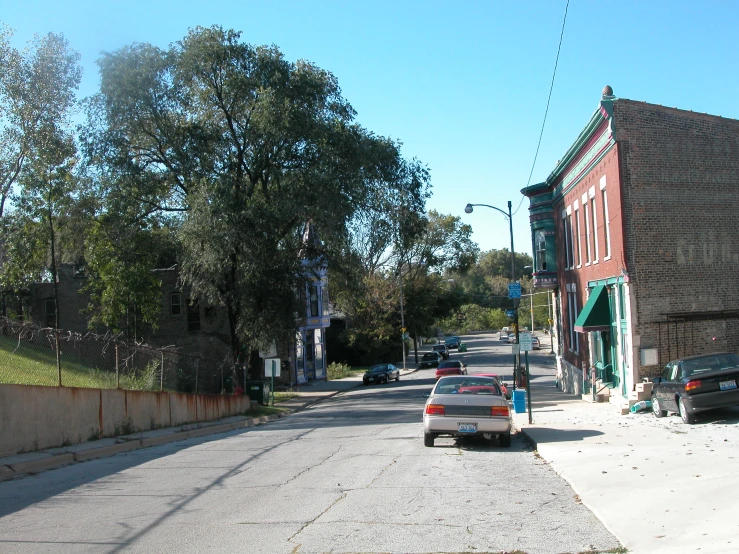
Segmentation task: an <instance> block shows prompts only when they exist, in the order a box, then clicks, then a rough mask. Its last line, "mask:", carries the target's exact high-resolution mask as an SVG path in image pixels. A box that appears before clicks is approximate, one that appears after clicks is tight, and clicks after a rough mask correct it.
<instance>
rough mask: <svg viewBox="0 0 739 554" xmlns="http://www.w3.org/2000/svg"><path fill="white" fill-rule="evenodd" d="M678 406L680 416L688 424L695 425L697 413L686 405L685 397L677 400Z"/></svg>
mask: <svg viewBox="0 0 739 554" xmlns="http://www.w3.org/2000/svg"><path fill="white" fill-rule="evenodd" d="M677 408H678V410H680V418H681V419H682V420H683V423H685V424H686V425H693V423H695V414H691V413H689V412H688V408H687V407H686V406H685V399H684V398H680V399H678V401H677Z"/></svg>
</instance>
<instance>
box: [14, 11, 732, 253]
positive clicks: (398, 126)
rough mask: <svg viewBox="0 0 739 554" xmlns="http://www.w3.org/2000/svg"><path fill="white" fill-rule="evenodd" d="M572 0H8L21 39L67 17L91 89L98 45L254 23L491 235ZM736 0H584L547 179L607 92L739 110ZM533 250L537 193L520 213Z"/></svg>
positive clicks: (556, 106) (518, 234)
mask: <svg viewBox="0 0 739 554" xmlns="http://www.w3.org/2000/svg"><path fill="white" fill-rule="evenodd" d="M566 3H567V1H566V0H545V1H543V0H529V1H526V2H521V1H508V2H498V1H493V0H487V1H480V0H467V1H463V0H449V1H435V0H366V1H363V0H343V1H321V0H314V1H297V0H295V1H288V0H237V1H230V0H209V1H203V0H197V1H192V0H181V1H176V2H175V1H163V0H148V1H145V2H144V1H141V0H126V1H113V0H66V1H64V2H60V1H58V0H45V1H41V0H38V1H36V0H24V1H20V0H0V22H3V23H5V24H7V25H9V26H10V27H11V28H13V29H15V31H16V35H15V38H14V43H15V45H16V46H22V45H23V44H24V43H25V42H27V41H28V40H30V39H32V38H33V35H34V33H39V34H46V33H48V32H50V31H53V32H61V33H63V34H64V35H65V36H66V38H67V39H68V40H69V42H70V43H71V46H72V47H73V48H74V49H76V50H77V51H79V52H80V54H81V55H82V63H83V66H84V70H85V75H84V81H83V85H82V88H81V91H80V94H81V95H82V96H86V95H89V94H91V93H93V92H94V91H95V90H96V88H97V83H98V76H97V66H96V65H95V60H96V59H97V58H98V56H99V53H100V52H102V51H113V50H116V49H118V48H120V47H122V46H124V45H127V44H130V43H132V42H149V43H152V44H156V45H159V46H162V47H166V46H167V45H168V44H169V43H171V42H173V41H177V40H179V39H181V38H182V37H183V36H184V35H185V33H186V32H187V29H188V28H190V27H194V26H197V25H201V26H210V25H213V24H219V25H222V26H223V27H226V28H232V29H236V30H240V31H242V32H243V35H242V38H243V39H244V40H245V41H247V42H250V43H253V44H275V45H277V46H278V47H279V48H280V49H281V50H282V51H283V53H284V54H285V55H286V57H287V58H288V59H291V60H297V59H301V58H302V59H306V60H309V61H311V62H313V63H315V64H316V65H318V66H320V67H322V68H324V69H327V70H329V71H331V72H332V73H334V75H336V77H337V78H338V80H339V83H340V85H341V87H342V90H343V93H344V96H345V97H346V98H347V99H348V100H349V102H350V103H351V104H352V105H353V106H354V108H355V109H356V110H357V112H358V121H359V122H360V123H361V124H362V125H364V126H365V127H367V128H368V129H370V130H372V131H373V132H375V133H377V134H380V135H384V136H389V137H392V138H395V139H399V140H401V141H402V142H403V143H404V149H403V151H404V154H405V155H406V156H407V157H416V158H418V159H420V160H421V161H423V162H424V163H425V164H426V165H428V167H429V168H430V169H431V176H432V182H433V198H432V199H431V200H430V201H429V203H428V207H429V208H430V209H436V210H438V211H440V212H442V213H451V214H453V215H457V216H460V217H461V218H462V219H463V220H464V221H465V222H467V223H470V224H471V225H472V227H473V229H474V234H473V238H474V240H475V241H476V242H477V243H478V244H479V245H480V247H481V249H482V250H489V249H491V248H504V247H508V246H509V233H508V224H507V221H506V220H505V218H504V217H503V216H502V215H500V214H499V213H497V212H495V211H494V210H490V209H486V208H479V209H477V210H476V211H475V212H474V213H472V214H469V215H467V214H465V213H464V206H465V204H466V203H467V202H472V203H483V204H492V205H494V206H497V207H499V208H501V209H503V210H505V209H506V203H507V201H508V200H511V201H513V209H514V210H515V209H516V208H517V207H518V206H519V203H520V202H521V199H522V196H521V194H520V193H519V191H520V189H521V188H523V187H524V186H526V185H527V184H528V183H529V174H530V173H531V169H532V164H533V161H534V154H535V152H536V145H537V141H538V139H539V133H540V130H541V125H542V120H543V118H544V110H545V107H546V102H547V96H548V94H549V87H550V83H551V80H552V71H553V69H554V63H555V57H556V53H557V45H558V42H559V38H560V32H561V29H562V19H563V16H564V11H565V6H566ZM738 25H739V2H736V1H735V0H723V1H717V0H707V1H699V2H698V1H686V0H672V1H666V0H664V1H657V0H651V1H644V0H621V1H619V2H610V3H606V2H596V1H594V0H593V1H590V0H588V1H585V0H572V1H571V3H570V6H569V11H568V15H567V22H566V26H565V31H564V40H563V43H562V51H561V54H560V59H559V66H558V69H557V75H556V79H555V83H554V92H553V94H552V99H551V105H550V108H549V115H548V118H547V123H546V127H545V129H544V136H543V140H542V145H541V150H540V152H539V156H538V159H537V162H536V165H535V166H534V170H533V176H532V177H531V183H537V182H541V181H543V180H544V179H545V178H546V177H547V175H548V174H549V173H550V172H551V171H552V169H553V168H554V165H555V164H556V162H557V160H558V159H559V158H560V157H561V156H562V155H563V154H564V153H565V151H566V150H567V148H568V147H569V146H570V145H571V144H572V142H573V141H574V140H575V138H576V137H577V135H578V134H579V133H580V131H581V130H582V128H583V127H584V125H585V123H586V122H587V121H588V119H589V118H590V116H591V114H592V113H593V111H594V110H595V109H596V108H597V105H598V101H599V99H600V94H601V90H602V89H603V86H604V85H606V84H609V85H611V86H612V87H613V89H614V92H615V94H616V96H619V97H622V98H630V99H632V100H643V101H646V102H651V103H655V104H662V105H666V106H673V107H678V108H682V109H688V110H693V111H698V112H705V113H710V114H716V115H722V116H724V117H730V118H735V119H739V102H737V101H736V96H737V91H739V62H738V61H737V55H738V54H737V46H736V40H735V37H736V35H737V31H736V29H737V26H738ZM513 222H514V237H515V249H516V250H517V251H523V252H527V253H531V237H530V233H529V226H528V201H527V200H525V199H524V201H523V203H522V204H520V209H519V210H518V211H517V212H516V214H515V215H514V217H513Z"/></svg>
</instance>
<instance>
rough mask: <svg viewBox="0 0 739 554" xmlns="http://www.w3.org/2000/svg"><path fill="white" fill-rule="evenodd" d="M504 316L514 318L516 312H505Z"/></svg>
mask: <svg viewBox="0 0 739 554" xmlns="http://www.w3.org/2000/svg"><path fill="white" fill-rule="evenodd" d="M505 316H506V317H516V310H506V311H505Z"/></svg>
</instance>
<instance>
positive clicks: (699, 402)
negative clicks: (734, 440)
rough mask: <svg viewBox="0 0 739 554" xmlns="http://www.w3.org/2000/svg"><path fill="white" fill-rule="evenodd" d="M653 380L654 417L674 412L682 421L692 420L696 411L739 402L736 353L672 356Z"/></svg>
mask: <svg viewBox="0 0 739 554" xmlns="http://www.w3.org/2000/svg"><path fill="white" fill-rule="evenodd" d="M652 383H653V385H652V412H653V413H654V415H655V416H656V417H664V416H665V415H667V412H677V413H678V414H680V417H681V418H682V420H683V422H684V423H687V424H691V423H695V416H696V414H697V413H699V412H703V411H707V410H715V409H717V408H727V407H730V406H739V388H737V384H738V383H739V356H737V355H736V354H734V353H732V352H721V353H717V354H701V355H698V356H689V357H686V358H679V359H676V360H672V361H671V362H669V363H668V364H667V365H666V366H665V369H664V370H663V371H662V375H660V376H659V377H655V378H654V379H653V380H652Z"/></svg>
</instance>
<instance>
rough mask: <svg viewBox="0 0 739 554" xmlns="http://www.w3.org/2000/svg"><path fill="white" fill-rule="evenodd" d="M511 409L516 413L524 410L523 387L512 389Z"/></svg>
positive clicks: (524, 397)
mask: <svg viewBox="0 0 739 554" xmlns="http://www.w3.org/2000/svg"><path fill="white" fill-rule="evenodd" d="M513 411H514V412H516V413H517V414H523V413H525V412H526V391H525V390H524V389H516V390H514V391H513Z"/></svg>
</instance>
